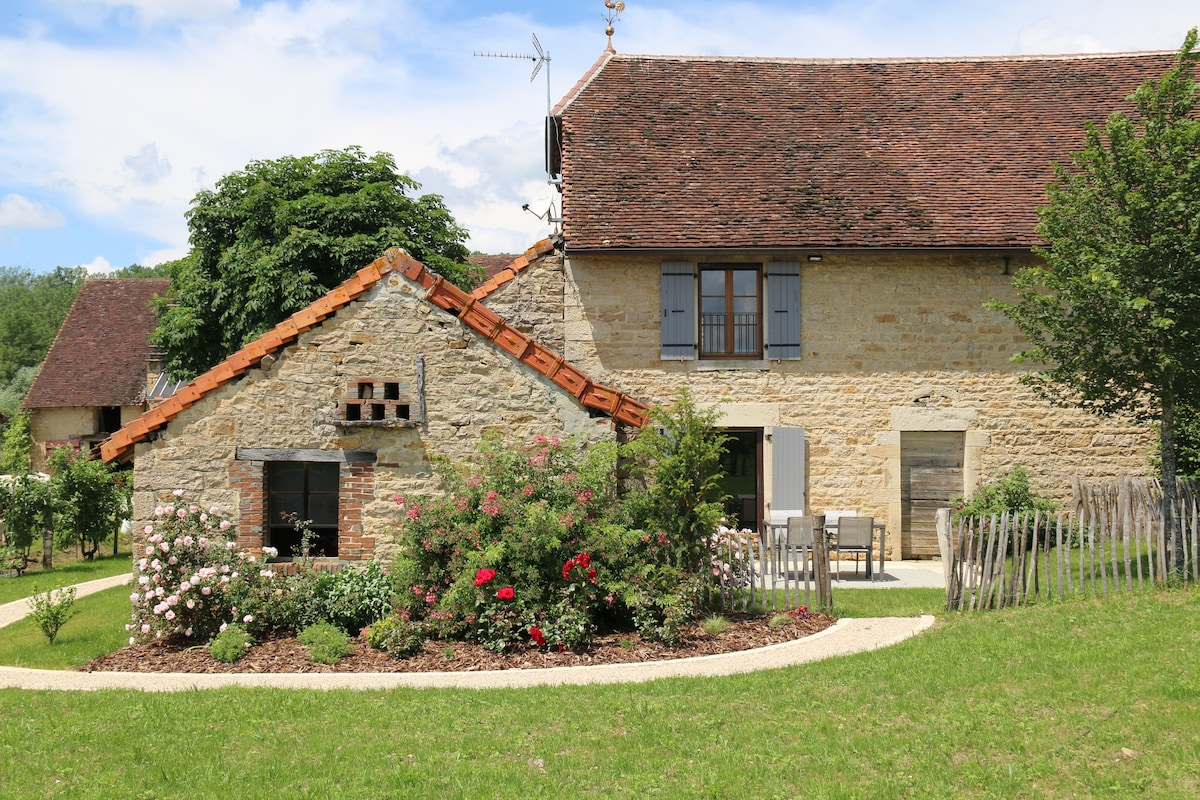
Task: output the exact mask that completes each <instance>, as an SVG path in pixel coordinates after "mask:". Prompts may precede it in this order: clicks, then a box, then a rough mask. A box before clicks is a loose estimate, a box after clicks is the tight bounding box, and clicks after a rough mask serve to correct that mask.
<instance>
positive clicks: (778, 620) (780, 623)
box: [767, 614, 796, 628]
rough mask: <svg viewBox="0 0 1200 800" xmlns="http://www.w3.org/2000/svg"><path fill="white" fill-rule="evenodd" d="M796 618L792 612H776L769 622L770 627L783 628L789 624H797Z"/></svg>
mask: <svg viewBox="0 0 1200 800" xmlns="http://www.w3.org/2000/svg"><path fill="white" fill-rule="evenodd" d="M795 624H796V618H795V617H793V616H792V615H791V614H776V615H775V616H773V617H771V621H770V622H768V623H767V627H769V628H783V627H786V626H788V625H795Z"/></svg>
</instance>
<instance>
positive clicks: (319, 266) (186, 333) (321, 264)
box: [154, 147, 477, 378]
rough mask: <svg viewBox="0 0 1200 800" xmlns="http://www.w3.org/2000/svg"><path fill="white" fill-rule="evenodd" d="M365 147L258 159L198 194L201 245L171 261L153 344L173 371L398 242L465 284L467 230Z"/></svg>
mask: <svg viewBox="0 0 1200 800" xmlns="http://www.w3.org/2000/svg"><path fill="white" fill-rule="evenodd" d="M419 188H420V185H419V184H418V183H417V182H416V181H414V180H412V179H411V178H409V177H407V176H405V175H401V174H399V173H398V172H396V165H395V162H394V161H393V159H392V156H390V155H388V154H387V153H376V154H375V155H373V156H368V155H366V154H365V153H364V152H363V151H362V150H361V149H359V148H357V147H350V148H347V149H346V150H323V151H321V152H320V153H318V154H316V155H313V156H305V157H302V158H297V157H293V156H288V157H285V158H281V159H278V160H275V161H254V162H251V163H250V164H249V165H248V166H247V167H246V168H245V169H244V170H241V171H238V172H233V173H231V174H229V175H227V176H225V177H224V178H222V179H221V180H220V181H218V182H217V186H216V188H215V190H212V191H209V190H205V191H202V192H200V193H199V194H197V195H196V197H195V199H194V200H193V201H192V208H191V209H190V210H189V211H188V213H187V218H188V228H189V230H190V231H191V244H192V251H191V252H190V253H189V255H188V256H187V257H185V258H184V259H182V260H181V261H180V262H176V263H175V264H174V265H172V266H171V272H172V277H173V279H174V280H173V283H172V287H171V292H170V293H169V295H168V296H167V297H164V298H161V299H160V301H159V306H158V312H159V322H158V328H157V329H156V331H155V334H154V338H155V341H156V342H157V343H158V344H159V345H160V346H161V347H162V348H163V351H164V353H165V356H166V365H167V369H168V370H169V371H170V372H171V373H172V374H173V375H175V376H177V377H181V378H182V377H190V376H193V375H195V374H197V373H198V372H202V371H203V370H205V369H207V368H209V367H211V366H212V365H213V364H215V363H217V362H218V361H220V360H221V359H222V358H224V357H226V356H227V355H229V354H230V353H232V352H233V351H234V350H236V349H238V348H239V347H241V346H243V345H245V344H246V343H247V342H249V341H251V340H253V339H254V338H256V337H257V336H259V335H261V334H262V333H264V332H265V331H267V330H268V329H270V328H271V327H272V326H274V325H275V324H277V323H278V322H280V321H281V320H282V319H284V318H285V317H287V316H289V315H290V314H292V313H294V312H296V311H298V310H300V309H301V308H303V307H304V306H306V305H308V304H309V303H311V302H312V301H313V300H315V299H317V298H318V297H320V296H321V295H322V294H324V293H325V292H327V291H328V290H329V289H331V288H333V287H334V286H336V285H337V284H338V283H340V282H342V281H343V280H345V279H346V278H348V277H350V276H351V275H352V274H353V273H354V272H355V271H357V270H359V269H361V268H362V267H364V266H366V265H367V264H369V263H370V262H371V261H373V260H375V259H376V258H378V257H379V256H380V255H382V253H383V251H384V250H386V249H387V248H389V247H402V248H404V249H405V250H406V251H407V252H408V253H409V254H410V255H412V256H413V257H414V258H416V259H417V260H419V261H421V262H422V263H423V264H425V265H426V266H428V267H430V268H431V269H434V270H436V271H437V272H439V273H440V274H442V275H443V276H445V277H446V279H447V280H450V281H453V282H454V283H456V284H458V285H460V286H469V285H470V284H471V282H472V281H473V280H474V279H475V276H476V275H477V271H476V269H475V268H474V267H472V266H470V265H468V264H467V263H465V262H466V261H467V256H468V255H469V253H468V250H467V248H466V246H465V245H464V242H465V240H466V237H467V232H466V231H465V230H464V229H463V228H461V227H460V226H459V225H458V224H457V223H456V222H455V221H454V219H453V218H452V217H451V215H450V212H449V211H448V210H447V209H446V207H445V206H444V205H443V203H442V199H441V197H439V196H437V195H423V196H421V197H417V198H413V197H410V196H409V194H408V193H409V192H410V191H415V190H417V189H419Z"/></svg>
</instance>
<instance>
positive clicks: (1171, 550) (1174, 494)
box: [1159, 397, 1184, 580]
mask: <svg viewBox="0 0 1200 800" xmlns="http://www.w3.org/2000/svg"><path fill="white" fill-rule="evenodd" d="M1159 437H1160V438H1159V443H1160V446H1161V449H1162V489H1163V539H1162V546H1164V547H1166V548H1167V576H1166V577H1167V578H1168V579H1169V580H1176V579H1177V578H1182V577H1183V571H1184V565H1183V528H1182V526H1181V525H1180V524H1179V521H1178V520H1177V519H1176V516H1175V506H1176V504H1177V502H1178V499H1179V488H1178V482H1177V479H1176V476H1175V469H1176V454H1175V447H1176V442H1175V401H1174V399H1173V398H1170V397H1164V398H1163V399H1162V430H1161V431H1160V434H1159Z"/></svg>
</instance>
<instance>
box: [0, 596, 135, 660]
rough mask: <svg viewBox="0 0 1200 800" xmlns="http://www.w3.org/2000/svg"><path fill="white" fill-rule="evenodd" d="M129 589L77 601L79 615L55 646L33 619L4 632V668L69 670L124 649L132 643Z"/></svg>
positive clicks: (0, 638)
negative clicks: (128, 624) (129, 625)
mask: <svg viewBox="0 0 1200 800" xmlns="http://www.w3.org/2000/svg"><path fill="white" fill-rule="evenodd" d="M129 593H130V588H129V587H128V586H118V587H116V588H115V589H108V590H106V591H103V592H97V593H95V594H90V595H88V596H87V597H81V598H79V599H78V600H76V601H75V604H74V605H73V606H72V608H73V609H74V610H75V611H76V612H77V613H76V614H75V616H73V617H71V618H70V619H69V620H67V622H66V624H64V625H63V626H62V628H61V629H60V630H59V632H58V638H56V639H55V640H54V644H49V643H48V642H47V641H46V637H45V635H44V634H43V633H42V630H41V628H39V627H38V624H37V623H36V622H34V620H33V618H32V617H26V618H25V619H22V620H18V621H17V622H14V623H13V624H12V625H6V626H5V627H3V628H0V664H3V665H5V666H13V667H34V668H37V669H69V668H71V667H77V666H79V665H81V664H86V663H87V662H89V661H91V660H92V659H93V658H95V657H96V656H102V655H104V654H105V653H111V652H113V651H114V650H117V649H119V648H121V647H124V646H125V644H126V642H128V640H129V634H128V633H126V631H125V627H124V626H125V623H126V622H128V621H129V611H130V605H129Z"/></svg>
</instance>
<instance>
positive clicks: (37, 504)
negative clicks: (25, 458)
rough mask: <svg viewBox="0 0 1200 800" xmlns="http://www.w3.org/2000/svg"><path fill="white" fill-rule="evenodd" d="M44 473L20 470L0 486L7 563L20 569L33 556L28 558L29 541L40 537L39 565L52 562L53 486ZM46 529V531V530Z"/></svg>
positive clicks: (0, 506) (32, 560)
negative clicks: (40, 559) (24, 472)
mask: <svg viewBox="0 0 1200 800" xmlns="http://www.w3.org/2000/svg"><path fill="white" fill-rule="evenodd" d="M45 477H46V476H45V475H42V476H37V475H27V474H21V475H19V476H17V477H15V478H14V479H13V480H12V481H11V482H7V481H6V482H5V483H4V484H3V486H0V516H3V519H4V537H5V543H6V545H7V546H8V548H9V549H10V550H9V553H8V554H7V556H6V561H7V565H8V566H9V567H10V568H12V569H16V570H17V571H18V572H21V571H23V570H24V569H25V567H26V566H28V565H29V564H31V563H33V562H34V561H36V560H37V559H35V558H30V556H29V551H30V549H31V548H32V547H33V543H34V542H36V541H37V540H38V537H39V536H40V537H41V538H42V566H43V567H45V568H46V569H50V568H51V567H52V566H53V564H54V546H53V535H52V532H53V530H54V529H53V526H52V524H51V520H52V517H53V513H54V498H53V490H52V489H51V486H50V483H49V481H47V480H45ZM47 532H50V533H47Z"/></svg>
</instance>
